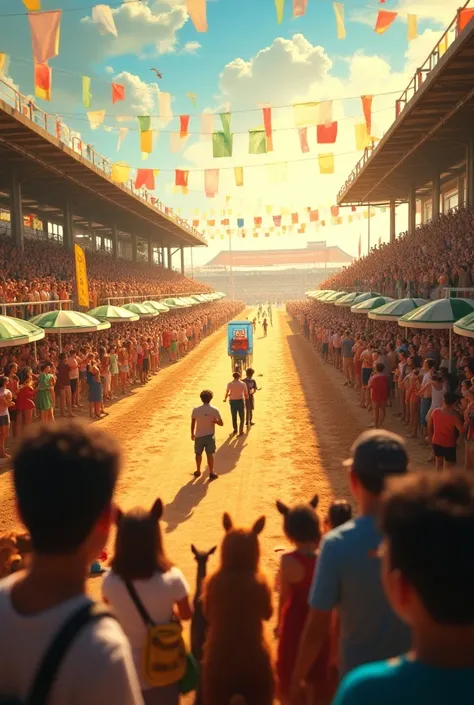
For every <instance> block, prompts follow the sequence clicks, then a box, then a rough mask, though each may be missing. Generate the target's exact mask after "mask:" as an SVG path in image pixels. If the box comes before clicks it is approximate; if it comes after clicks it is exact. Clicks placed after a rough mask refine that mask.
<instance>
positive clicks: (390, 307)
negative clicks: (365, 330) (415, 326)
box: [369, 299, 426, 321]
mask: <svg viewBox="0 0 474 705" xmlns="http://www.w3.org/2000/svg"><path fill="white" fill-rule="evenodd" d="M425 304H426V301H425V299H395V301H389V303H388V304H384V305H383V306H380V308H377V309H375V311H370V313H369V318H371V319H372V320H373V321H398V319H399V318H401V317H402V316H405V315H406V314H407V313H410V312H411V311H414V310H415V309H417V308H420V306H424V305H425Z"/></svg>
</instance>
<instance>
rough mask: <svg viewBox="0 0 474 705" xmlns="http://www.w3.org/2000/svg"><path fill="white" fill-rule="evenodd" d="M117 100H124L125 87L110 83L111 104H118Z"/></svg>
mask: <svg viewBox="0 0 474 705" xmlns="http://www.w3.org/2000/svg"><path fill="white" fill-rule="evenodd" d="M119 100H125V86H122V84H120V83H112V103H114V104H115V103H118V102H119Z"/></svg>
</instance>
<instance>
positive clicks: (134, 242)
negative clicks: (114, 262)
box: [131, 234, 137, 262]
mask: <svg viewBox="0 0 474 705" xmlns="http://www.w3.org/2000/svg"><path fill="white" fill-rule="evenodd" d="M131 237H132V262H136V261H137V236H136V235H133V234H132V236H131Z"/></svg>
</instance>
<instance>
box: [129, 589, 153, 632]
mask: <svg viewBox="0 0 474 705" xmlns="http://www.w3.org/2000/svg"><path fill="white" fill-rule="evenodd" d="M125 587H126V588H127V592H128V594H129V595H130V597H131V600H132V602H133V604H134V605H135V607H136V608H137V610H138V613H139V615H140V617H141V618H142V620H143V622H144V624H145V626H146V627H154V626H155V622H154V621H153V620H152V618H151V617H150V615H149V613H148V611H147V609H146V607H145V605H144V604H143V602H142V601H141V600H140V598H139V596H138V592H137V591H136V588H135V585H134V584H133V583H132V582H131V581H130V580H125Z"/></svg>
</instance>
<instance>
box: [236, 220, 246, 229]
mask: <svg viewBox="0 0 474 705" xmlns="http://www.w3.org/2000/svg"><path fill="white" fill-rule="evenodd" d="M244 225H245V223H244V219H243V218H237V227H238V228H243V227H244Z"/></svg>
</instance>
